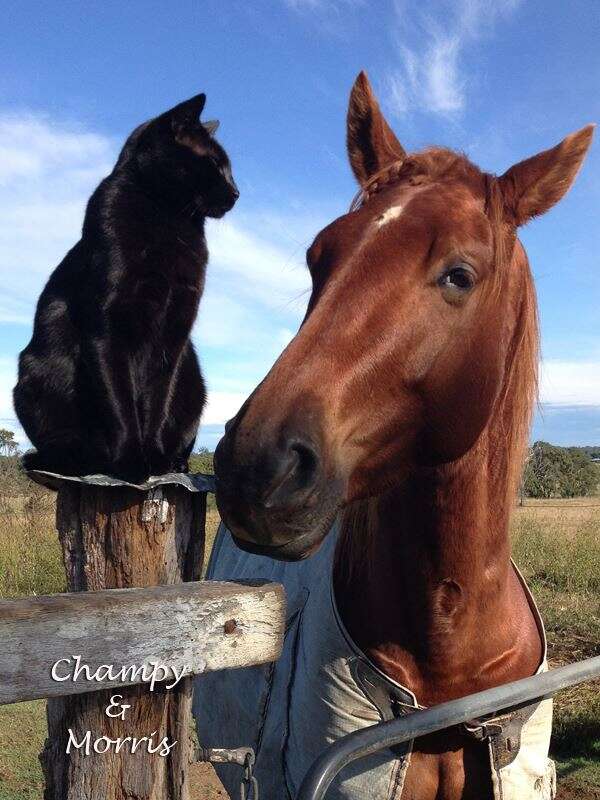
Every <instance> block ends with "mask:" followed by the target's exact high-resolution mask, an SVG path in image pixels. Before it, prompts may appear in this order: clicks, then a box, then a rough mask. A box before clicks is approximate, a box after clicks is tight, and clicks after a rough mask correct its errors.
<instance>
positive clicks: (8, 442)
mask: <svg viewBox="0 0 600 800" xmlns="http://www.w3.org/2000/svg"><path fill="white" fill-rule="evenodd" d="M18 450H19V445H18V444H17V441H16V439H15V434H14V433H13V431H9V430H7V429H6V428H0V455H3V456H15V455H17V452H18Z"/></svg>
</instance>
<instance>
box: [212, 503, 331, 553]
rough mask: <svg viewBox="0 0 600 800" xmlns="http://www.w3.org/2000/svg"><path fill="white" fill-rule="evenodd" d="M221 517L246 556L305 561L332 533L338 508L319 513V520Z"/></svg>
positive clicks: (251, 515)
mask: <svg viewBox="0 0 600 800" xmlns="http://www.w3.org/2000/svg"><path fill="white" fill-rule="evenodd" d="M223 511H224V509H223V510H221V517H222V519H223V522H224V523H225V525H226V527H227V529H228V530H229V531H230V532H231V535H232V537H233V541H234V542H235V544H236V545H237V547H239V548H240V550H244V551H246V552H247V553H253V554H254V555H259V556H266V557H268V558H274V559H276V560H278V561H301V560H303V559H305V558H308V557H309V556H311V555H312V554H313V553H316V551H317V550H318V549H319V547H320V546H321V544H322V542H323V540H324V539H325V537H326V536H327V534H328V533H329V531H330V530H331V527H332V525H333V523H334V521H335V517H336V514H337V506H331V507H330V508H329V512H328V513H321V514H320V515H319V518H318V520H316V519H315V518H314V517H313V518H311V519H310V520H302V521H300V520H296V521H295V523H294V521H293V520H292V519H291V518H289V517H288V519H287V520H286V519H281V518H280V519H270V518H269V517H268V516H267V517H265V518H262V519H261V518H260V517H259V518H257V516H256V515H255V514H248V515H247V516H246V518H245V519H244V520H243V521H242V520H240V519H239V518H238V517H237V515H234V516H233V515H230V514H228V513H227V512H225V513H223Z"/></svg>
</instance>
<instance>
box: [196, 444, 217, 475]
mask: <svg viewBox="0 0 600 800" xmlns="http://www.w3.org/2000/svg"><path fill="white" fill-rule="evenodd" d="M213 456H214V453H213V452H211V451H210V450H209V449H208V447H200V448H199V449H198V451H197V452H196V453H192V455H191V456H190V472H201V473H202V474H203V475H214V471H215V469H214V466H213Z"/></svg>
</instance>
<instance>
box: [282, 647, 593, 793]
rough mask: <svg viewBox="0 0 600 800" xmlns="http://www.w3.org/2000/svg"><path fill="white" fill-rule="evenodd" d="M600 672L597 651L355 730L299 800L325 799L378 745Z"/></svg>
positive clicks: (329, 754) (323, 758)
mask: <svg viewBox="0 0 600 800" xmlns="http://www.w3.org/2000/svg"><path fill="white" fill-rule="evenodd" d="M599 676H600V656H595V657H594V658H588V659H586V660H585V661H579V662H577V663H576V664H569V665H568V666H566V667H558V668H557V669H553V670H551V671H550V672H545V673H543V674H541V675H534V676H533V677H531V678H523V679H522V680H519V681H513V682H512V683H506V684H504V685H503V686H497V687H495V688H494V689H487V690H486V691H484V692H477V693H476V694H470V695H468V696H467V697H461V698H459V699H458V700H452V701H450V702H449V703H441V704H440V705H438V706H434V707H433V708H428V709H425V710H423V711H415V712H414V713H413V714H409V715H408V716H405V717H401V718H399V719H394V720H391V721H390V722H382V723H380V724H379V725H373V726H372V727H370V728H366V729H363V730H360V731H356V732H354V733H350V734H348V736H344V737H343V738H342V739H340V740H339V741H337V742H335V743H334V744H332V745H331V747H329V748H328V749H327V750H325V752H324V753H322V754H321V755H320V756H319V758H318V759H317V760H316V761H315V762H314V764H313V765H312V767H311V768H310V769H309V771H308V772H307V774H306V776H305V778H304V780H303V781H302V786H301V787H300V791H299V793H298V795H297V796H296V800H322V798H324V797H325V795H326V792H327V790H328V788H329V787H330V786H331V783H332V782H333V780H334V779H335V777H336V775H338V773H339V772H340V771H341V770H342V769H343V768H344V767H345V766H346V765H347V764H350V763H352V762H353V761H356V760H357V759H359V758H363V757H364V756H368V755H371V754H372V753H376V752H377V751H378V750H384V749H385V748H387V747H392V746H393V745H397V744H401V743H402V742H407V741H409V740H411V739H418V738H419V736H425V735H426V734H428V733H435V732H436V731H441V730H444V729H445V728H450V727H452V726H453V725H458V724H460V723H461V722H468V721H469V720H473V719H478V718H480V717H483V716H485V715H488V714H495V713H498V712H503V711H509V710H511V709H514V708H518V707H519V706H521V705H525V704H527V703H530V702H532V701H536V700H542V699H544V698H546V697H550V696H551V695H553V694H555V693H556V692H558V691H560V690H561V689H566V688H567V687H569V686H575V685H576V684H578V683H583V682H584V681H588V680H591V679H592V678H596V677H599Z"/></svg>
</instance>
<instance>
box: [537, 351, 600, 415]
mask: <svg viewBox="0 0 600 800" xmlns="http://www.w3.org/2000/svg"><path fill="white" fill-rule="evenodd" d="M540 402H541V403H545V404H548V405H561V406H600V361H558V360H548V361H543V362H542V364H541V372H540Z"/></svg>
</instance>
